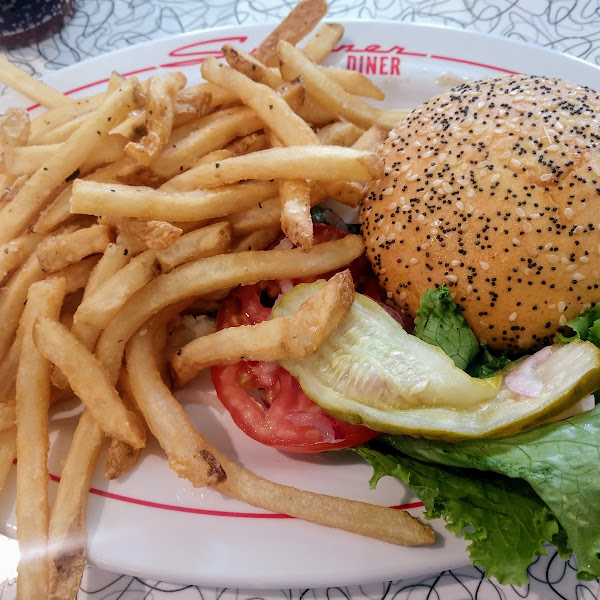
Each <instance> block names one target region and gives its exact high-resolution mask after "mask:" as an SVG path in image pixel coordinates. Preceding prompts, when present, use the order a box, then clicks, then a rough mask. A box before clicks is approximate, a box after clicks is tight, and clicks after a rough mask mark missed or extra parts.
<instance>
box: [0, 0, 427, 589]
mask: <svg viewBox="0 0 600 600" xmlns="http://www.w3.org/2000/svg"><path fill="white" fill-rule="evenodd" d="M326 11H327V6H326V4H325V2H324V1H323V0H304V1H303V2H301V3H300V4H299V5H298V6H297V7H296V8H295V9H294V10H293V11H292V13H291V14H290V15H289V16H288V17H287V18H286V19H285V20H284V21H283V22H282V23H281V24H280V25H279V26H278V27H277V28H276V29H275V30H274V31H273V32H272V33H271V34H270V35H269V36H268V37H267V38H266V39H265V40H264V41H263V42H262V43H261V44H260V45H259V46H258V48H257V49H256V51H255V52H254V53H253V54H251V55H250V54H247V53H246V52H244V51H242V50H241V49H239V48H235V47H234V46H232V45H225V46H224V47H223V55H224V60H217V59H215V58H208V59H206V60H205V62H204V63H203V64H202V67H201V72H202V76H203V78H204V80H205V81H204V82H203V83H200V84H199V85H194V86H187V81H186V78H185V77H184V76H183V75H182V74H181V73H176V72H168V73H166V74H164V75H159V76H155V77H152V78H150V79H149V80H147V81H143V82H140V81H138V80H137V79H136V78H129V79H125V78H123V77H121V76H120V75H118V74H116V73H114V74H113V75H112V77H111V78H110V81H109V83H108V86H107V89H106V92H104V93H101V94H98V95H95V96H91V97H85V98H80V99H77V100H73V99H70V98H69V97H67V96H65V95H63V94H62V93H61V92H59V91H57V90H55V89H53V88H50V87H48V86H47V85H46V84H44V83H43V82H41V81H38V80H35V79H33V78H31V77H29V76H27V75H25V74H24V73H22V72H21V71H19V70H18V69H16V68H15V67H13V66H12V65H10V63H8V62H7V61H6V60H4V59H2V61H1V62H0V80H2V81H3V82H4V83H6V84H8V85H10V86H12V87H13V88H14V89H16V90H17V91H19V92H21V93H23V94H24V95H26V96H27V97H29V98H31V99H32V100H34V101H36V102H39V103H40V104H41V105H43V106H44V107H45V108H46V110H45V111H44V112H43V113H42V114H40V115H39V116H36V117H35V118H33V119H30V118H29V115H28V113H27V112H26V111H24V110H21V109H9V110H7V111H6V112H5V113H4V115H3V116H2V117H1V118H0V150H1V154H0V173H1V174H0V177H1V178H2V187H1V189H2V190H3V192H2V196H1V198H0V207H1V210H0V282H1V285H2V286H3V287H2V288H1V289H0V319H1V323H2V325H1V327H0V489H1V488H2V485H3V484H4V482H5V481H6V477H7V474H8V472H9V470H10V469H11V468H16V470H17V500H16V514H17V523H18V531H17V535H18V541H19V547H20V553H21V559H20V563H19V568H18V582H17V587H18V597H19V598H20V599H21V600H25V599H35V600H41V599H43V598H55V599H65V600H66V599H70V598H74V597H75V596H76V594H77V590H78V588H79V584H80V581H81V577H82V573H83V569H84V567H85V563H86V522H85V514H86V503H87V496H88V490H89V487H90V481H91V477H92V475H93V473H94V471H95V469H96V467H97V465H96V463H97V460H98V456H99V452H100V449H101V447H102V445H103V443H104V441H105V440H108V444H109V447H108V453H107V461H106V465H105V475H106V477H108V478H115V477H118V476H120V475H121V474H123V473H125V472H126V471H127V470H129V469H130V468H132V467H133V466H134V465H135V463H136V461H137V459H138V456H139V453H140V451H141V450H142V449H143V448H144V445H145V440H146V434H147V430H149V431H150V432H152V434H153V435H154V436H155V437H156V438H157V440H158V441H159V443H160V445H161V447H162V448H163V450H164V452H165V454H166V456H167V458H168V461H169V465H170V467H171V468H172V469H173V470H174V471H175V472H176V473H177V474H178V475H179V476H180V477H185V478H187V479H189V480H190V481H191V482H192V483H193V485H195V486H207V485H208V486H213V487H214V488H215V489H217V490H219V491H220V492H222V493H224V494H227V495H230V496H232V497H235V498H238V499H241V500H243V501H245V502H248V503H249V504H252V505H254V506H259V507H262V508H264V509H268V510H272V511H278V512H282V513H286V514H289V515H293V516H296V517H300V518H302V519H307V520H310V521H314V522H317V523H321V524H323V525H328V526H332V527H339V528H342V529H345V530H348V531H352V532H355V533H359V534H362V535H367V536H373V537H376V538H380V539H383V540H387V541H389V542H392V543H396V544H406V545H416V544H428V543H432V542H433V533H432V532H431V530H430V529H429V528H427V527H426V526H425V525H423V524H422V523H421V522H420V521H418V520H416V519H414V518H412V517H411V516H410V515H408V514H407V513H405V512H404V511H398V510H393V509H389V508H386V507H381V506H373V505H369V504H365V503H361V502H354V501H350V500H345V499H341V498H335V497H330V496H323V495H319V494H315V493H311V492H307V491H301V490H297V489H293V488H289V487H286V486H283V485H279V484H277V483H274V482H271V481H267V480H265V479H262V478H260V477H257V476H256V475H253V474H252V473H250V472H248V471H247V470H245V469H243V468H241V467H240V466H238V465H237V464H235V463H233V462H232V461H231V460H229V459H228V458H227V457H226V456H224V455H223V454H222V453H221V452H220V451H219V450H218V449H217V448H215V447H213V446H212V445H211V444H210V443H209V442H208V441H207V440H206V439H205V438H204V437H203V436H202V434H201V433H200V432H199V431H196V430H195V429H194V427H193V426H192V425H191V423H190V421H189V420H188V417H187V415H186V413H185V412H184V410H183V409H182V407H181V406H180V404H178V402H177V401H176V400H175V398H174V397H173V395H172V391H171V390H172V389H173V387H174V385H181V384H184V383H185V382H187V381H189V380H190V379H191V378H193V377H195V376H196V375H197V374H198V373H199V372H200V371H201V370H202V369H205V368H206V367H208V366H210V365H213V364H229V363H233V362H236V361H238V360H240V359H241V358H242V357H244V358H245V359H246V360H254V359H255V360H277V359H283V358H290V357H294V358H301V357H303V356H307V355H308V354H310V353H311V352H312V351H314V349H315V348H316V347H317V346H318V345H319V344H320V343H321V342H322V341H323V340H324V339H325V338H326V337H327V335H329V333H330V332H331V331H332V330H333V328H334V327H336V325H337V324H338V323H339V322H340V320H341V319H342V318H343V317H344V316H345V314H346V313H347V311H348V310H349V307H350V305H351V303H352V300H353V294H354V291H353V284H352V278H351V276H350V275H349V272H348V271H342V272H340V273H338V274H337V275H336V276H334V277H333V278H331V279H330V280H329V281H328V283H327V284H326V285H325V286H324V287H323V288H321V290H320V291H319V292H318V293H317V294H316V295H315V296H313V297H312V298H311V299H309V300H308V301H307V302H306V303H305V305H303V306H302V307H301V308H300V310H299V311H298V312H297V314H296V315H294V316H292V317H289V318H279V319H273V320H271V321H267V322H264V323H260V324H258V325H251V326H244V327H238V328H231V329H226V330H222V331H218V332H215V331H214V328H213V327H211V325H210V321H209V325H208V327H205V328H203V330H202V331H200V330H199V329H198V327H196V326H195V325H196V324H197V321H196V319H192V322H193V323H194V326H191V327H190V326H186V325H185V323H186V322H187V321H186V320H185V319H182V318H181V315H186V314H191V315H202V314H204V313H210V312H212V311H215V310H216V308H217V307H218V303H219V300H220V299H222V298H223V297H224V296H225V295H226V294H227V292H228V290H230V289H231V288H233V287H235V286H237V285H240V284H241V285H245V284H253V283H256V282H258V281H261V280H272V279H291V278H300V277H308V276H314V275H318V274H321V273H324V272H329V271H332V270H337V269H342V268H343V267H344V266H345V265H348V264H349V263H350V262H351V261H352V260H353V259H355V258H356V257H358V256H359V255H361V254H362V252H363V250H364V246H363V240H362V238H361V237H360V236H356V235H348V236H346V237H345V238H343V239H341V240H337V241H330V242H326V243H323V244H318V245H314V246H313V229H312V221H311V216H310V208H311V207H312V206H315V205H316V204H319V203H321V202H323V201H324V200H325V199H326V198H333V199H335V200H337V201H339V202H341V203H343V204H346V205H349V206H356V205H357V204H358V203H359V202H360V200H361V199H362V197H363V196H364V193H365V186H366V185H367V184H368V183H369V182H371V181H373V180H376V179H378V178H380V177H381V176H382V169H383V166H382V160H381V158H380V157H379V156H378V155H377V153H376V149H377V147H378V146H379V144H380V143H381V142H382V141H383V139H384V137H385V136H386V134H387V131H388V130H389V129H390V128H391V127H393V126H394V125H395V123H396V122H397V121H398V120H399V119H400V118H402V116H403V115H404V114H405V112H404V111H388V110H381V109H379V108H375V107H373V106H371V105H370V104H369V103H368V102H367V101H365V99H364V98H374V99H381V98H382V97H383V94H382V92H381V90H380V89H379V88H378V87H377V86H375V85H374V84H373V83H372V82H371V81H370V80H368V79H367V78H365V77H364V76H362V75H360V74H358V73H355V72H351V71H345V70H342V69H337V68H331V67H324V66H321V64H320V63H321V62H322V61H323V60H324V59H325V57H326V56H327V55H328V53H329V52H330V51H331V49H332V48H333V47H334V46H335V45H336V44H337V42H338V41H339V40H340V38H341V36H342V34H343V27H342V26H340V25H338V24H330V23H325V24H322V25H321V26H320V28H318V30H317V31H316V34H314V35H313V36H312V37H310V38H309V39H308V41H307V42H305V44H304V47H303V48H301V49H300V48H298V47H297V46H296V45H297V44H298V43H299V42H300V41H302V40H303V39H304V38H305V37H306V36H307V35H309V34H310V32H311V31H312V30H313V29H314V28H315V27H316V26H317V25H318V23H319V21H320V20H321V19H322V18H323V16H324V15H325V13H326ZM282 232H283V234H284V235H285V237H287V239H288V240H289V246H290V247H289V248H281V247H277V248H273V249H265V248H269V247H272V242H273V241H274V240H276V239H277V238H279V237H280V236H281V234H282ZM167 333H168V334H169V335H167ZM167 339H168V343H167ZM73 397H76V398H78V399H79V400H80V401H81V402H82V412H81V416H80V418H79V422H78V426H77V428H76V431H75V433H74V436H73V439H72V442H71V446H70V449H69V451H68V454H67V456H66V458H65V460H64V464H63V468H62V472H61V473H60V484H59V485H58V490H57V494H56V498H55V500H54V502H53V504H52V506H51V507H50V506H49V501H48V467H47V458H48V444H49V442H48V410H49V406H50V405H51V404H53V403H58V402H62V401H64V400H65V399H72V398H73ZM16 457H18V461H17V462H16V467H13V464H14V462H15V460H14V459H15V458H16Z"/></svg>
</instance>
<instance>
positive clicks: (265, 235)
mask: <svg viewBox="0 0 600 600" xmlns="http://www.w3.org/2000/svg"><path fill="white" fill-rule="evenodd" d="M280 233H281V228H280V227H279V225H275V226H273V227H266V228H264V229H257V230H255V231H252V232H251V233H248V234H246V235H243V236H240V237H238V238H237V239H235V240H234V243H233V246H232V247H231V251H232V252H246V251H249V250H264V249H265V248H266V247H267V246H268V245H269V244H271V243H272V242H274V241H275V240H276V239H277V238H278V237H279V234H280Z"/></svg>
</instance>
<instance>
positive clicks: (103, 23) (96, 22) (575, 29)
mask: <svg viewBox="0 0 600 600" xmlns="http://www.w3.org/2000/svg"><path fill="white" fill-rule="evenodd" d="M294 3H295V2H294V1H292V0H239V1H237V2H236V1H231V0H228V1H219V0H181V1H176V0H170V1H169V0H152V1H145V0H114V1H110V0H79V2H78V3H77V9H76V12H75V14H74V16H73V18H72V19H71V20H70V21H69V23H68V25H67V26H66V27H65V29H64V30H63V31H62V32H61V33H59V34H56V35H54V36H53V37H52V38H50V39H48V40H45V41H43V42H41V43H38V44H35V45H33V46H29V47H25V48H20V49H15V50H11V51H10V52H8V53H7V54H8V56H9V58H10V59H11V60H13V61H14V62H15V63H17V64H19V65H21V66H22V67H24V68H26V69H27V70H29V71H30V72H31V73H34V74H35V75H37V76H40V75H43V74H44V73H45V72H47V71H48V70H51V69H60V68H62V67H65V66H68V65H70V64H73V63H75V62H78V61H82V60H85V59H86V58H89V57H93V56H97V55H99V54H101V53H104V52H109V51H112V50H116V49H119V48H124V47H127V46H131V45H134V44H137V43H140V42H144V41H147V40H152V39H158V38H161V37H165V36H171V35H176V34H179V33H182V32H189V31H193V30H198V29H206V28H210V27H215V26H224V25H250V24H255V23H264V22H273V23H275V22H277V21H279V20H280V19H281V18H282V17H283V16H284V15H285V14H287V13H288V12H289V10H290V6H291V5H293V4H294ZM328 18H330V19H345V18H352V19H356V18H359V19H364V20H374V19H387V20H393V21H398V22H406V23H428V24H437V25H444V26H447V27H453V28H457V29H467V30H474V31H478V32H482V33H492V34H495V35H500V36H505V37H508V38H512V39H517V40H523V41H526V42H530V43H533V44H537V45H540V46H543V47H546V48H552V49H555V50H558V51H561V52H565V53H568V54H571V55H574V56H577V57H579V58H581V59H583V60H586V61H589V62H591V63H593V64H595V65H597V66H600V3H599V2H598V1H597V0H579V1H571V0H552V1H549V0H527V1H524V0H523V1H518V0H488V1H482V0H443V1H438V2H436V1H434V0H396V1H394V0H375V1H373V0H371V1H369V0H331V2H330V9H329V15H328ZM17 554H18V551H17V545H16V542H14V541H12V540H8V539H6V538H2V537H1V536H0V600H10V599H12V598H16V594H15V577H16V562H17ZM267 564H268V563H267ZM530 580H531V583H530V584H529V585H528V586H525V587H522V588H513V587H511V586H500V585H498V584H497V583H495V582H493V581H489V580H486V579H485V578H484V577H483V573H482V572H481V570H480V569H477V568H474V567H467V568H462V569H458V570H454V571H444V572H442V573H435V574H432V575H430V576H427V577H421V578H418V579H414V580H411V579H403V580H399V581H388V582H383V583H379V584H369V585H367V586H355V587H339V588H330V589H282V590H239V589H227V588H202V587H198V586H182V585H173V584H169V583H166V582H159V581H153V580H148V579H139V578H137V577H131V576H125V575H119V574H115V573H109V572H106V571H102V570H100V569H97V568H93V567H89V568H88V569H87V571H86V573H85V577H84V581H83V584H82V587H81V591H80V593H79V595H78V598H80V599H81V600H109V599H117V598H118V599H122V600H138V599H140V600H141V599H148V600H150V599H152V600H167V599H169V600H191V599H198V598H204V599H209V598H214V599H217V598H218V599H220V600H224V599H226V598H227V599H232V600H233V599H236V600H238V599H241V600H245V599H250V598H253V599H254V598H265V599H267V598H268V599H275V598H282V599H289V600H292V599H298V600H300V599H301V598H302V599H306V598H314V599H319V600H320V599H324V598H327V599H331V598H347V599H352V600H359V599H363V598H370V599H374V600H379V599H381V600H383V599H384V598H394V599H395V600H402V599H406V600H408V599H410V600H420V599H423V600H424V599H433V598H435V599H438V600H463V599H467V598H479V599H486V600H488V599H491V598H498V599H507V600H509V599H517V598H536V599H539V600H542V599H543V600H551V599H553V598H564V599H567V600H571V599H575V598H581V599H582V600H583V599H585V600H588V599H592V598H600V581H598V580H596V581H593V582H581V581H577V580H576V579H575V568H574V565H573V564H565V563H564V562H563V561H562V560H561V559H560V558H558V557H557V556H556V555H555V552H554V551H553V550H552V549H551V550H550V555H549V556H548V557H540V558H538V559H537V560H536V561H535V562H534V564H533V565H532V566H531V568H530Z"/></svg>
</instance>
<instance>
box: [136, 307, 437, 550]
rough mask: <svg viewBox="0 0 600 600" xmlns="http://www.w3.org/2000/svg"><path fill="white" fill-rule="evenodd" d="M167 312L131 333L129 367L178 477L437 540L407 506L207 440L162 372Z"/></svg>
mask: <svg viewBox="0 0 600 600" xmlns="http://www.w3.org/2000/svg"><path fill="white" fill-rule="evenodd" d="M169 316H170V315H168V314H167V316H166V318H168V317H169ZM161 317H162V318H161ZM166 318H165V317H163V316H162V315H159V316H157V317H156V318H154V319H153V320H152V321H151V322H149V323H147V324H146V326H145V331H144V332H141V331H140V332H138V333H137V334H136V335H135V336H134V337H133V338H132V339H131V341H130V342H129V344H128V345H127V371H128V373H129V377H130V380H131V386H132V390H133V392H134V395H135V397H136V401H137V403H138V405H139V407H140V410H141V411H142V413H143V415H144V418H145V419H146V422H147V424H148V427H149V428H150V431H151V432H152V433H153V434H154V436H155V437H156V439H157V440H158V442H159V443H160V445H161V447H162V448H163V450H164V451H165V454H166V455H167V458H168V459H169V465H170V466H171V468H172V469H173V470H174V471H175V472H176V473H177V474H178V475H179V476H180V477H186V478H187V479H189V480H190V481H191V482H192V484H193V485H195V486H204V485H206V484H207V483H208V484H210V485H212V486H213V487H215V489H217V490H219V491H220V492H222V493H224V494H226V495H228V496H231V497H233V498H237V499H239V500H243V501H244V502H247V503H248V504H251V505H253V506H259V507H261V508H263V509H267V510H271V511H275V512H279V513H283V514H287V515H290V516H294V517H298V518H301V519H305V520H308V521H313V522H315V523H319V524H321V525H326V526H329V527H337V528H340V529H344V530H346V531H350V532H352V533H358V534H360V535H366V536H369V537H374V538H377V539H381V540H384V541H387V542H391V543H394V544H401V545H405V546H417V545H424V544H432V543H433V542H434V541H435V535H434V533H433V531H432V530H431V529H430V528H429V527H427V526H426V525H424V524H423V523H422V522H421V521H419V520H418V519H415V518H414V517H412V516H410V515H409V514H408V513H407V512H405V511H401V510H395V509H392V508H387V507H384V506H376V505H371V504H366V503H363V502H357V501H354V500H346V499H342V498H335V497H332V496H326V495H322V494H316V493H314V492H307V491H303V490H299V489H296V488H291V487H288V486H285V485H281V484H278V483H274V482H272V481H269V480H267V479H263V478H261V477H258V476H256V475H254V474H253V473H250V472H249V471H247V470H246V469H243V468H242V467H239V466H238V465H237V464H235V463H234V462H233V461H231V460H229V459H228V458H227V457H226V456H225V455H224V454H223V453H221V452H220V451H219V450H218V449H217V448H215V447H213V446H212V445H211V444H209V443H208V442H207V441H206V440H205V439H204V437H203V436H201V435H200V434H199V433H198V432H197V431H196V430H195V429H194V427H193V426H192V424H191V423H190V421H189V419H188V417H187V415H186V414H185V412H184V411H183V409H182V408H181V405H180V404H179V403H178V402H177V401H176V400H175V398H174V397H173V395H172V394H171V392H170V391H169V389H168V388H167V387H166V386H165V384H164V383H163V382H162V380H161V378H160V373H159V371H158V369H157V366H156V361H155V359H154V340H155V337H156V334H157V330H158V328H160V327H161V326H164V321H165V320H166Z"/></svg>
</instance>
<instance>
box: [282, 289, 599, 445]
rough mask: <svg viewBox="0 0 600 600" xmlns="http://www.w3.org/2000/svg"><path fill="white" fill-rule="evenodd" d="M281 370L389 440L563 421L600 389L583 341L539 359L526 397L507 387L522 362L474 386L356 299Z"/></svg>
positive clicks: (592, 355) (299, 293) (299, 298)
mask: <svg viewBox="0 0 600 600" xmlns="http://www.w3.org/2000/svg"><path fill="white" fill-rule="evenodd" d="M323 284H324V282H323V281H317V282H315V283H311V284H301V285H299V286H296V287H295V288H294V289H293V290H291V291H290V292H288V293H287V294H285V295H284V296H283V297H282V299H281V301H280V302H279V303H278V304H277V305H276V306H275V308H274V309H273V316H274V317H278V316H286V315H289V314H292V313H293V312H295V311H296V310H297V309H298V307H299V306H300V304H302V302H304V301H305V300H306V299H307V298H308V297H310V296H311V295H312V294H313V293H315V292H316V291H317V289H319V287H320V286H322V285H323ZM534 356H535V355H534ZM526 360H527V359H526ZM280 363H281V365H282V366H283V368H284V369H286V370H287V371H289V372H290V373H291V374H292V375H294V376H295V377H297V378H298V380H299V381H300V385H301V386H302V389H303V390H304V392H305V393H306V394H307V395H308V396H309V397H310V398H311V399H312V400H314V401H315V402H316V403H317V404H319V405H320V406H322V407H323V408H324V409H325V410H327V411H328V412H329V413H331V414H332V415H333V416H335V417H337V418H338V419H341V420H343V421H347V422H350V423H363V424H365V425H367V426H368V427H370V428H372V429H375V430H377V431H381V432H385V433H396V434H409V435H413V436H418V437H427V438H441V439H447V440H451V441H453V440H459V439H465V438H475V437H496V436H500V435H507V434H511V433H515V432H517V431H521V430H523V429H526V428H528V427H531V426H533V425H536V424H538V423H542V422H544V421H547V420H549V419H550V418H552V417H555V416H557V415H560V414H561V413H563V412H564V411H565V410H568V409H569V408H571V407H572V406H574V405H575V404H577V403H578V402H579V401H580V400H581V399H582V398H583V397H585V396H586V395H588V394H590V393H591V392H593V391H595V390H596V389H598V388H600V350H599V349H598V348H596V346H594V345H593V344H591V343H589V342H582V341H574V342H571V343H568V344H559V345H555V346H552V350H551V351H548V350H546V351H545V352H544V353H543V355H540V356H539V357H537V359H536V360H535V361H533V364H534V366H533V367H530V368H527V369H525V372H526V375H525V376H526V377H530V378H533V379H534V382H535V383H536V386H535V387H536V388H537V389H536V391H535V395H525V393H520V392H519V391H515V389H516V390H519V389H520V387H519V385H517V386H515V385H511V387H509V385H507V382H506V377H507V376H508V375H509V373H511V372H512V371H513V370H514V369H517V368H519V365H521V364H524V363H523V361H518V362H515V363H511V365H509V366H508V367H506V368H505V369H503V370H502V371H500V372H499V373H498V374H497V375H496V376H494V377H491V378H488V379H476V378H473V377H471V376H469V375H468V374H467V373H465V372H464V371H462V370H460V369H458V368H457V367H456V366H455V365H454V362H453V361H452V359H450V358H449V357H448V356H447V355H446V354H445V353H444V352H443V351H442V350H440V349H439V348H438V347H436V346H432V345H430V344H428V343H426V342H424V341H422V340H420V339H419V338H417V337H415V336H413V335H410V334H408V333H407V332H406V331H405V330H404V329H403V328H402V327H401V326H400V324H399V323H397V322H396V321H395V320H394V319H393V318H392V317H391V316H390V315H389V314H388V313H387V312H386V311H385V310H384V309H383V308H381V307H380V306H379V305H378V304H377V303H376V302H374V301H373V300H371V299H370V298H367V297H366V296H363V295H361V294H358V293H357V294H356V296H355V301H354V303H353V305H352V308H351V309H350V312H349V313H348V315H347V316H346V318H345V319H344V320H343V321H342V323H340V325H339V326H338V327H337V328H336V329H335V331H334V332H333V333H332V334H331V335H330V336H329V337H328V338H327V339H326V340H325V342H323V344H321V346H320V347H319V348H318V349H317V350H316V351H315V352H314V353H313V354H312V355H311V356H309V357H308V358H305V359H303V360H282V361H280ZM512 379H515V377H514V375H513V377H512ZM509 382H510V378H509ZM540 383H541V385H540ZM521 387H522V386H521ZM511 388H512V389H511Z"/></svg>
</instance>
